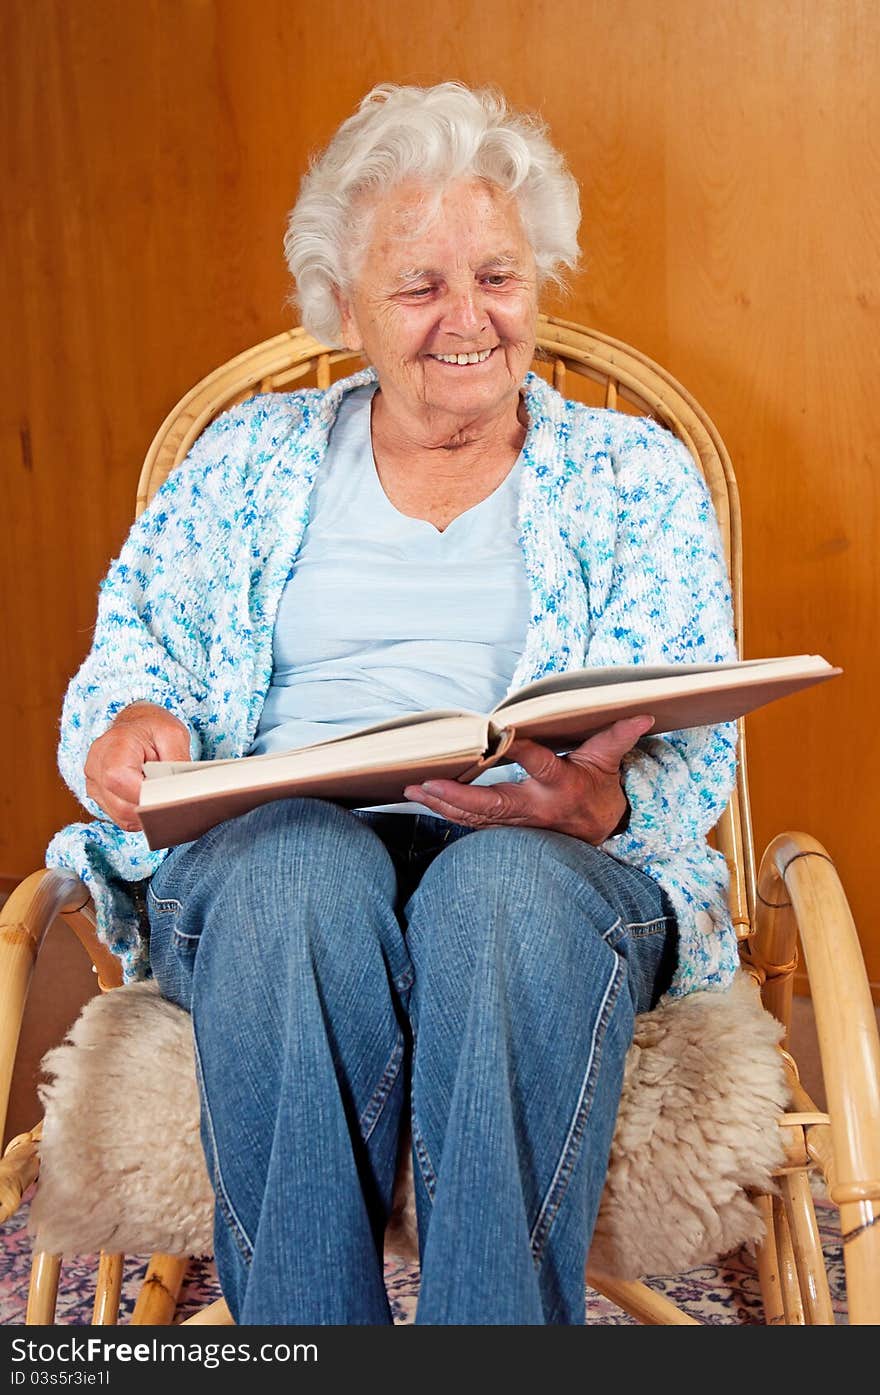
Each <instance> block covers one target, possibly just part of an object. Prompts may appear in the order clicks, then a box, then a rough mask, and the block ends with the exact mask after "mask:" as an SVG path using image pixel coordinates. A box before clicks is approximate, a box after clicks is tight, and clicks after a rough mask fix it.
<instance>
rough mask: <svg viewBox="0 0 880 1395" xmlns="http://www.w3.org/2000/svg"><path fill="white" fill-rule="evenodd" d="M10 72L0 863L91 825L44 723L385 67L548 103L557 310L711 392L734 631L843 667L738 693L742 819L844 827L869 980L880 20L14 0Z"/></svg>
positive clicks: (416, 1)
mask: <svg viewBox="0 0 880 1395" xmlns="http://www.w3.org/2000/svg"><path fill="white" fill-rule="evenodd" d="M0 43H2V51H3V53H4V55H5V59H6V62H5V64H4V69H5V81H4V84H3V86H2V90H0V120H2V127H3V130H4V133H5V140H4V143H3V154H2V159H3V161H4V166H5V168H4V172H3V185H2V187H3V194H4V204H5V214H6V217H5V219H4V227H3V242H4V246H3V256H2V264H0V294H2V296H3V304H4V306H5V307H7V314H6V321H7V324H8V326H9V328H10V331H11V332H10V334H9V336H8V338H7V341H6V343H5V345H4V348H3V351H2V352H3V372H4V377H3V384H4V387H3V391H2V395H0V402H2V409H0V450H2V469H3V499H4V505H5V507H4V510H3V520H4V525H5V527H4V546H3V548H2V552H0V556H2V562H0V581H2V588H3V589H2V595H3V602H2V612H0V613H2V629H0V644H2V662H3V665H4V669H3V675H2V683H0V720H2V724H3V730H4V732H5V736H6V743H5V747H6V760H5V762H4V766H5V768H4V775H3V779H2V784H0V801H2V805H0V813H2V818H0V874H4V875H6V876H13V875H22V874H24V873H25V872H27V871H29V870H31V868H32V867H34V866H36V865H39V863H40V862H41V859H42V851H43V847H44V845H45V843H46V841H47V839H48V837H49V836H50V835H51V833H52V831H53V830H54V829H55V828H56V827H57V826H58V825H60V824H61V823H63V822H65V821H67V820H68V819H70V818H72V817H75V816H76V805H75V802H74V801H73V799H72V798H71V797H70V796H69V795H68V794H67V793H66V791H65V790H64V789H63V787H62V785H61V782H60V779H59V777H58V776H57V774H56V772H55V764H54V746H55V735H56V726H57V717H58V712H59V709H60V702H61V696H62V693H63V691H64V687H65V685H66V682H67V680H68V678H69V676H70V675H71V673H72V672H73V671H74V669H75V668H76V666H77V664H78V663H79V661H80V660H81V658H82V656H83V655H84V653H85V651H86V649H87V647H88V643H89V634H90V628H91V625H92V623H93V619H94V610H95V600H96V589H97V584H98V581H99V579H100V577H101V575H102V574H103V572H104V570H105V569H106V565H107V562H108V561H109V559H110V557H111V556H112V555H114V554H115V552H116V551H117V550H118V548H119V546H120V544H121V541H122V539H123V537H124V535H125V532H126V529H127V527H128V524H129V522H130V519H131V514H132V508H133V499H134V487H135V482H136V479H137V473H138V468H139V465H140V461H141V459H142V457H143V453H144V451H145V449H146V446H147V444H148V443H149V440H150V438H151V436H152V433H153V431H154V429H155V427H156V426H157V425H158V423H159V421H160V420H161V419H162V417H163V416H164V414H165V412H166V410H167V409H168V407H169V406H170V405H171V404H172V403H173V402H174V401H175V400H176V399H177V398H178V397H179V396H180V395H181V394H182V393H183V391H184V390H185V389H186V388H187V387H188V386H189V385H190V384H191V383H192V382H194V381H195V380H196V379H197V378H198V377H200V376H201V375H202V374H203V373H205V372H206V371H207V370H208V369H210V368H212V367H213V366H214V365H216V364H217V363H219V362H221V361H222V360H224V359H225V358H227V357H229V356H230V355H231V354H233V353H235V352H236V351H238V350H239V349H241V348H243V347H245V346H246V345H248V344H251V343H253V342H255V341H257V340H258V339H260V338H262V337H264V336H267V335H269V334H272V333H275V332H276V331H277V330H279V329H281V328H283V327H284V326H285V325H286V324H288V323H289V322H290V312H289V311H288V309H287V307H286V304H285V299H286V296H287V293H288V286H287V282H286V273H285V268H284V266H283V262H282V257H281V238H282V234H283V228H284V217H285V213H286V211H287V209H288V207H289V206H290V204H291V203H292V202H293V199H294V197H295V192H296V187H297V183H298V180H299V178H300V176H301V175H302V173H303V171H304V169H305V168H306V165H307V160H308V155H309V152H310V151H312V150H314V149H316V148H318V147H320V145H321V144H323V142H324V141H325V140H326V139H327V138H328V136H329V135H330V134H331V132H332V131H333V129H334V128H335V126H336V125H337V124H338V122H339V121H340V120H341V119H342V118H343V117H344V116H345V115H347V114H348V113H349V112H350V111H351V110H352V108H353V107H354V105H355V103H356V101H357V99H358V98H359V97H360V96H361V95H362V94H363V92H364V91H366V90H367V89H368V88H369V87H370V86H371V85H372V84H373V83H374V82H378V81H383V80H390V81H404V82H416V83H428V82H434V81H438V80H441V79H443V78H448V77H458V78H461V79H462V80H464V81H466V82H471V83H475V84H480V83H486V82H491V83H495V84H497V85H498V86H499V87H501V88H502V90H503V91H504V92H505V93H506V94H507V95H508V97H509V99H510V100H511V102H512V103H513V104H514V105H519V106H523V107H528V108H531V109H539V110H540V111H542V113H543V114H544V116H545V118H546V119H547V121H548V122H549V124H550V127H551V131H552V134H553V136H554V137H555V139H556V141H557V143H558V144H559V146H560V147H561V148H562V149H563V150H564V151H565V152H566V154H567V155H568V158H569V160H570V163H571V165H572V168H573V169H574V172H575V174H576V175H577V177H578V179H579V181H580V184H581V188H582V195H583V205H584V227H583V237H582V242H583V247H584V264H583V269H582V272H581V274H580V275H579V276H578V278H576V280H575V282H574V285H573V290H572V295H571V297H570V298H569V299H568V300H567V301H561V300H559V299H555V300H553V301H550V302H548V306H547V308H548V309H563V308H564V310H565V312H566V313H567V314H568V315H569V316H570V317H571V318H575V319H583V320H586V321H588V322H590V323H592V324H593V325H595V326H596V327H598V328H600V329H603V330H605V331H608V332H610V333H612V334H615V335H618V336H619V337H621V338H624V339H628V340H630V341H631V342H632V343H634V344H636V345H638V346H639V347H641V348H642V349H644V350H645V351H646V352H647V353H649V354H651V355H653V356H654V357H656V358H658V359H660V360H661V361H662V362H663V363H664V364H666V365H667V366H668V367H669V368H670V369H671V370H672V371H673V372H674V373H675V374H676V375H677V376H678V377H679V378H680V379H681V380H682V381H683V382H685V383H686V384H687V386H688V387H689V388H690V389H691V391H693V392H694V394H695V395H696V396H697V397H698V398H699V399H700V400H701V401H702V402H703V403H704V404H705V406H706V407H707V408H708V410H709V411H710V412H711V413H712V415H713V416H714V417H715V419H716V421H717V423H718V426H719V428H720V429H721V432H722V434H723V435H724V437H725V440H726V441H727V443H728V445H729V447H730V450H731V454H732V456H733V459H734V463H735V466H736V469H737V473H738V477H739V480H740V486H741V490H742V495H743V503H744V510H745V518H746V556H747V573H746V624H745V635H746V645H747V652H748V653H749V654H752V655H760V654H773V653H795V652H800V651H818V652H822V653H825V654H826V655H827V656H828V657H829V658H831V659H833V660H835V661H836V662H838V663H841V664H843V665H844V666H845V668H846V670H847V676H846V678H845V679H844V680H842V681H840V682H838V683H836V684H834V685H831V686H829V687H828V688H827V689H822V690H820V691H818V692H816V693H812V694H807V695H804V696H802V697H799V698H796V699H792V700H791V701H789V702H787V703H786V704H784V705H782V706H780V707H779V708H778V709H773V708H771V709H769V710H768V711H767V712H764V713H760V714H757V715H756V716H755V717H754V718H752V719H750V722H751V740H752V749H751V772H752V784H753V792H754V806H755V807H754V813H755V827H756V835H757V841H758V843H759V844H760V845H762V846H763V844H764V843H765V842H766V841H767V840H768V839H769V837H771V836H772V834H773V833H775V832H777V831H779V830H780V829H782V828H783V827H793V826H801V827H805V828H807V829H808V830H809V831H810V832H812V833H814V834H815V835H816V836H817V837H819V838H821V839H822V840H823V841H825V842H826V843H827V845H828V847H829V849H830V850H831V851H832V853H833V855H834V856H835V858H836V859H837V861H838V863H839V865H840V867H841V870H842V872H843V874H844V876H845V879H846V882H847V885H848V888H849V891H850V894H851V898H852V902H853V907H854V910H855V913H856V918H857V921H858V922H859V925H860V928H861V933H862V936H863V942H864V946H865V951H866V957H867V959H868V961H869V969H870V972H871V976H872V978H873V979H874V980H875V981H880V930H878V927H877V922H876V917H875V916H874V913H873V909H874V896H873V887H872V884H871V872H872V870H873V868H872V856H871V854H872V849H873V842H874V822H875V814H876V797H875V793H874V792H875V790H876V789H877V786H878V783H880V750H878V735H877V729H876V726H875V724H874V721H873V718H874V714H875V709H876V699H875V693H876V691H877V684H878V661H877V649H878V644H877V638H878V636H877V624H876V618H875V617H876V616H877V614H878V603H880V594H878V571H877V568H876V566H875V563H874V554H875V550H876V547H877V544H878V520H877V488H878V486H877V469H876V465H877V460H878V424H877V422H878V418H877V414H876V411H875V409H874V393H875V389H876V383H877V381H878V368H880V362H878V357H880V350H878V344H880V335H878V327H880V326H878V319H880V272H878V254H877V247H878V243H880V178H878V176H880V168H878V166H880V152H878V143H880V141H878V131H880V110H878V107H880V95H878V94H880V84H878V82H877V73H878V71H880V62H878V60H880V11H878V9H877V7H876V5H874V4H872V3H870V0H774V3H772V4H767V3H765V0H713V3H711V4H704V3H702V0H665V3H664V4H662V5H661V4H659V3H657V0H619V2H618V4H616V5H615V6H614V7H613V10H609V7H608V6H607V5H606V4H602V3H599V0H578V2H577V3H571V2H570V0H559V2H558V3H553V4H550V3H546V0H537V2H536V3H531V4H526V3H522V2H521V0H482V3H480V4H479V5H478V4H476V3H464V0H447V3H446V4H445V5H444V6H443V7H442V8H441V9H439V10H438V8H437V7H436V6H435V5H432V4H428V3H427V2H426V0H410V4H409V5H408V6H407V7H406V9H405V10H404V9H403V8H402V7H401V6H400V5H399V4H398V3H392V0H373V3H371V4H370V5H369V6H366V7H361V6H360V5H357V4H355V3H354V0H324V3H323V4H321V5H320V6H313V5H309V6H306V5H304V4H299V3H296V0H260V3H258V4H255V3H252V0H214V2H213V3H212V0H173V2H172V0H162V2H161V3H159V2H158V0H130V3H128V4H126V5H125V6H120V5H119V4H118V3H116V0H27V3H25V0H7V3H6V4H5V5H4V6H3V8H2V12H0Z"/></svg>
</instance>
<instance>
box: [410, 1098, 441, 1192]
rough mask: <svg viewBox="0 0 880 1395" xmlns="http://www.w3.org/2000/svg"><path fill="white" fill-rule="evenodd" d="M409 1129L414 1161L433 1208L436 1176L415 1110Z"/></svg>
mask: <svg viewBox="0 0 880 1395" xmlns="http://www.w3.org/2000/svg"><path fill="white" fill-rule="evenodd" d="M410 1127H411V1130H412V1145H413V1152H414V1153H415V1155H416V1160H417V1161H418V1164H419V1172H420V1173H421V1176H422V1181H423V1182H424V1184H425V1190H426V1191H427V1193H428V1199H429V1200H430V1202H431V1205H432V1206H433V1204H434V1193H435V1192H436V1190H437V1174H436V1172H435V1171H434V1166H433V1164H432V1162H431V1155H430V1153H429V1152H428V1148H427V1145H426V1143H425V1140H424V1138H423V1137H422V1131H421V1129H420V1128H419V1126H418V1124H417V1123H416V1116H415V1110H413V1111H412V1113H411V1123H410Z"/></svg>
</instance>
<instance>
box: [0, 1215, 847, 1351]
mask: <svg viewBox="0 0 880 1395" xmlns="http://www.w3.org/2000/svg"><path fill="white" fill-rule="evenodd" d="M816 1211H817V1216H818V1220H819V1230H820V1233H821V1236H822V1248H823V1251H824V1254H825V1260H826V1265H827V1268H828V1274H829V1283H830V1285H831V1293H832V1300H833V1303H834V1311H835V1315H836V1320H837V1322H838V1323H845V1322H846V1300H845V1289H844V1280H843V1258H842V1253H841V1243H840V1233H839V1230H838V1224H837V1212H836V1210H835V1209H834V1207H833V1206H830V1205H828V1204H827V1203H825V1204H821V1203H817V1206H816ZM26 1227H27V1207H26V1206H23V1207H22V1208H21V1210H19V1212H18V1213H17V1214H16V1215H15V1216H14V1217H13V1219H12V1220H11V1221H9V1222H7V1224H6V1225H5V1226H4V1227H3V1228H2V1230H0V1323H2V1324H3V1325H13V1324H17V1325H20V1324H23V1322H24V1314H25V1309H26V1305H27V1290H28V1282H29V1277H30V1257H31V1247H30V1239H29V1237H28V1235H27V1229H26ZM145 1266H146V1259H136V1258H132V1259H129V1260H128V1261H127V1262H126V1267H125V1281H124V1284H123V1290H122V1302H121V1314H120V1321H121V1322H123V1323H124V1322H126V1321H127V1320H128V1318H129V1317H130V1315H131V1312H132V1310H133V1308H134V1303H135V1299H136V1298H137V1292H138V1287H139V1284H140V1280H141V1279H142V1277H143V1273H144V1268H145ZM95 1271H96V1260H95V1259H86V1258H79V1259H70V1260H66V1261H65V1263H64V1267H63V1269H62V1273H61V1283H60V1286H59V1295H58V1308H57V1316H56V1322H57V1323H59V1324H72V1325H74V1324H88V1323H90V1322H91V1318H92V1301H93V1295H94V1276H95ZM385 1286H386V1288H387V1290H388V1298H389V1301H390V1303H391V1310H392V1312H393V1314H394V1321H395V1323H396V1324H401V1325H404V1324H408V1323H411V1322H412V1321H413V1318H414V1316H415V1310H416V1302H417V1299H418V1291H419V1275H418V1268H417V1267H416V1268H413V1267H412V1266H409V1265H407V1264H404V1263H403V1262H401V1261H391V1262H389V1263H386V1266H385ZM651 1287H652V1288H655V1289H656V1290H657V1291H658V1292H659V1293H662V1294H664V1295H665V1296H666V1297H667V1298H669V1299H671V1300H672V1301H673V1302H674V1303H677V1304H678V1305H679V1307H681V1308H682V1309H684V1311H685V1312H687V1313H688V1314H689V1315H690V1316H691V1317H694V1318H696V1319H697V1320H698V1321H699V1322H703V1323H707V1324H710V1325H723V1324H725V1323H726V1324H743V1323H746V1324H760V1323H763V1320H764V1319H763V1309H762V1305H761V1294H760V1290H759V1287H758V1277H757V1273H756V1269H755V1262H754V1257H753V1256H751V1255H750V1254H748V1253H746V1252H745V1251H739V1252H737V1253H736V1254H733V1255H728V1256H727V1257H726V1258H725V1259H724V1260H723V1261H722V1262H719V1263H717V1264H712V1265H704V1266H702V1267H701V1268H699V1269H692V1270H691V1271H690V1272H689V1273H687V1274H680V1275H676V1276H675V1277H674V1278H659V1279H652V1280H651ZM219 1297H220V1290H219V1288H218V1286H217V1282H216V1278H215V1276H214V1268H213V1264H211V1263H209V1262H205V1261H194V1262H193V1264H192V1265H191V1267H190V1272H189V1275H188V1277H187V1280H186V1283H185V1286H184V1289H183V1292H182V1294H181V1303H180V1307H179V1309H178V1321H179V1320H180V1319H182V1318H185V1317H189V1316H190V1314H191V1313H194V1312H196V1311H197V1310H198V1309H199V1308H201V1307H203V1306H204V1305H205V1304H206V1303H210V1302H213V1300H214V1299H215V1298H219ZM634 1321H635V1320H634V1319H633V1318H630V1317H628V1316H627V1315H626V1314H625V1313H623V1312H621V1310H620V1309H619V1308H618V1307H616V1306H615V1304H613V1303H611V1302H609V1301H608V1300H607V1299H606V1298H602V1297H601V1296H600V1295H599V1294H597V1293H595V1292H594V1291H593V1290H592V1289H589V1288H588V1289H587V1322H588V1323H599V1324H602V1325H604V1326H622V1325H626V1324H634Z"/></svg>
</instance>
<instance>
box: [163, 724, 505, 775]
mask: <svg viewBox="0 0 880 1395" xmlns="http://www.w3.org/2000/svg"><path fill="white" fill-rule="evenodd" d="M450 717H456V718H457V717H475V718H476V719H477V721H479V722H482V723H484V724H485V722H486V718H485V716H484V715H483V714H482V713H481V712H468V711H467V709H466V708H461V707H449V708H442V707H437V708H432V709H431V710H430V711H428V712H404V713H403V714H402V715H401V716H399V717H389V718H388V720H387V721H385V722H376V723H375V725H374V726H369V727H358V729H357V730H356V731H349V732H344V733H342V734H341V735H340V736H328V737H327V740H326V741H313V742H312V743H311V744H310V745H309V746H295V747H291V749H290V750H289V751H267V752H266V753H265V755H262V756H228V757H223V758H222V759H221V760H148V761H145V762H144V766H143V771H144V775H145V776H146V778H147V779H148V780H158V779H164V778H165V776H166V775H184V774H186V773H187V772H188V771H191V770H204V769H205V767H206V766H208V765H210V766H212V767H216V766H219V765H240V764H241V762H242V761H247V762H248V764H249V765H250V764H251V763H253V764H256V763H257V762H258V761H277V760H280V759H282V758H283V757H285V756H292V755H296V754H298V753H299V752H300V751H318V750H323V749H324V747H325V746H335V745H337V744H338V743H339V742H340V741H354V740H355V739H356V738H360V737H362V736H374V735H376V734H377V733H381V732H385V731H396V730H397V729H398V728H399V727H407V728H410V727H418V726H420V725H421V724H422V723H423V722H437V721H445V720H447V719H448V718H450Z"/></svg>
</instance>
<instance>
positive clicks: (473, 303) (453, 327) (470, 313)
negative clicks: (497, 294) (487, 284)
mask: <svg viewBox="0 0 880 1395" xmlns="http://www.w3.org/2000/svg"><path fill="white" fill-rule="evenodd" d="M444 311H445V313H444V316H443V319H444V328H445V329H448V330H450V331H451V332H452V333H453V334H469V335H473V334H474V333H475V331H479V330H480V329H482V328H483V325H484V323H485V318H486V317H485V312H484V311H483V309H482V308H481V306H480V304H479V296H478V293H477V292H476V290H474V289H470V290H467V291H459V292H457V293H454V292H450V293H449V296H448V298H447V303H446V305H445V306H444Z"/></svg>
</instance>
